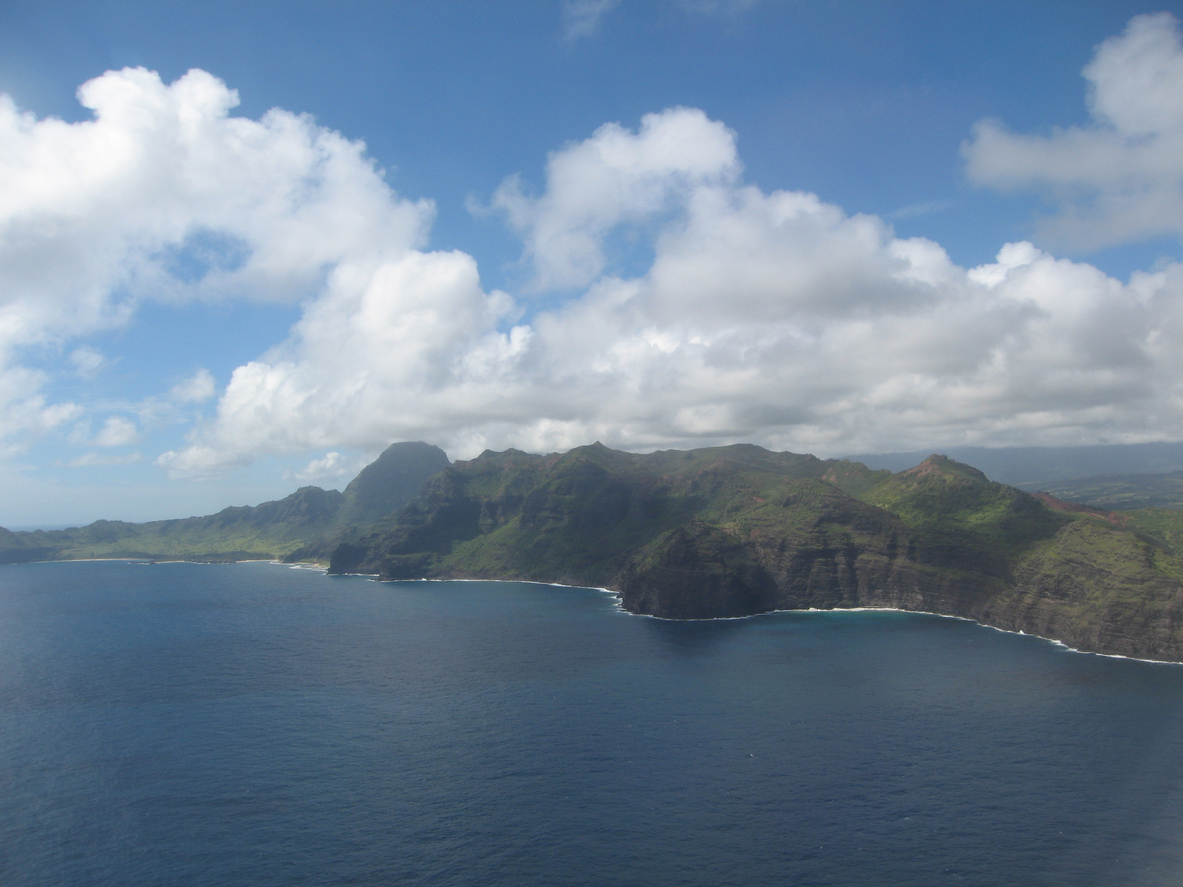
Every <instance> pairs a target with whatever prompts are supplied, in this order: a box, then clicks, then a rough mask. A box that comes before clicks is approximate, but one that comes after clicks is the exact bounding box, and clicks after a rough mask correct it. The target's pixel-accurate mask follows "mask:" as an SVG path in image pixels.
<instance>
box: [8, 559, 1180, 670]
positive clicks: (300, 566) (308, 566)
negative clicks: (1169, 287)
mask: <svg viewBox="0 0 1183 887" xmlns="http://www.w3.org/2000/svg"><path fill="white" fill-rule="evenodd" d="M103 562H122V563H128V564H144V565H154V564H203V565H206V566H216V565H232V564H272V565H274V566H277V567H286V568H288V569H292V570H314V571H317V572H320V573H323V574H324V575H326V576H354V577H358V578H361V579H368V580H370V581H372V582H513V583H519V584H525V585H545V586H549V587H551V588H582V589H587V590H588V591H598V592H601V593H603V594H607V595H610V596H611V597H613V598H615V601H614V609H616V610H617V611H618V612H620V613H624V614H626V615H628V616H637V617H641V618H645V619H658V620H661V621H662V622H730V621H734V620H738V619H756V618H759V617H761V616H771V615H773V614H776V613H910V614H914V615H917V616H936V617H938V618H941V619H956V620H958V621H961V622H970V623H973V624H974V625H979V626H981V627H982V628H988V629H990V630H992V631H1000V632H1002V633H1003V634H1013V635H1021V636H1023V637H1029V638H1034V639H1036V640H1040V641H1044V642H1045V643H1048V644H1052V645H1054V646H1056V647H1059V648H1060V649H1062V650H1064V651H1065V652H1069V653H1077V654H1079V655H1082V656H1102V657H1104V658H1106V659H1124V660H1127V661H1129V662H1145V663H1150V664H1153V665H1183V661H1180V660H1175V659H1148V658H1146V657H1142V656H1126V655H1123V654H1121V653H1101V652H1098V651H1096V650H1081V649H1080V648H1078V647H1073V646H1070V645H1068V644H1066V643H1064V641H1062V640H1060V639H1059V638H1051V637H1044V636H1043V635H1039V634H1034V633H1031V632H1027V631H1023V630H1022V629H1018V630H1014V629H1009V628H999V627H998V626H997V625H990V624H989V623H988V622H979V621H978V620H977V619H971V618H970V617H968V616H953V615H950V614H948V613H936V612H933V611H931V610H905V609H902V608H900V607H829V608H823V607H807V608H803V609H798V608H786V609H778V610H765V611H763V612H760V613H748V614H746V615H744V616H707V617H703V618H701V619H672V618H670V617H668V616H656V615H654V614H652V613H634V612H632V611H631V610H627V609H625V607H624V605H623V603H622V599H621V593H620V592H619V591H616V590H614V589H611V588H607V587H604V586H600V585H576V584H572V583H567V582H544V581H542V580H539V579H482V578H476V577H471V576H468V577H463V578H455V579H442V578H429V577H427V576H422V577H419V578H418V579H383V578H382V577H381V576H380V575H379V574H377V573H330V572H329V567H328V565H326V564H321V563H317V562H313V561H306V562H297V563H285V562H284V561H279V560H275V559H274V558H247V559H244V560H237V561H195V560H186V559H184V558H173V559H168V560H157V559H153V558H134V557H87V558H82V557H79V558H61V559H58V560H50V561H29V562H28V563H38V564H66V563H103ZM5 566H8V565H5ZM12 566H16V565H15V564H13V565H12Z"/></svg>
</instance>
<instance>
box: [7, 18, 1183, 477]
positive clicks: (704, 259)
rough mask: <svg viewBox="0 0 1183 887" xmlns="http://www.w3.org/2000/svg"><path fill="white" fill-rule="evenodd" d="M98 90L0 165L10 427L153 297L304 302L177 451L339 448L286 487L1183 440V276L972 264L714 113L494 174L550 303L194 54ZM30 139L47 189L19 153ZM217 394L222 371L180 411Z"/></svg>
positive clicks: (191, 458)
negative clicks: (442, 472)
mask: <svg viewBox="0 0 1183 887" xmlns="http://www.w3.org/2000/svg"><path fill="white" fill-rule="evenodd" d="M1136 21H1137V20H1136ZM1147 21H1149V22H1150V25H1153V26H1154V27H1156V28H1160V29H1161V27H1162V23H1163V21H1164V20H1162V19H1160V18H1154V19H1149V20H1147ZM1140 27H1141V26H1140ZM1171 27H1173V25H1172V26H1171ZM1135 30H1136V29H1135V28H1134V24H1131V28H1130V30H1128V31H1127V32H1126V34H1125V35H1123V36H1122V37H1121V38H1118V40H1119V41H1121V40H1127V39H1128V38H1129V37H1130V35H1131V34H1133V33H1135ZM1108 45H1119V44H1108ZM1126 45H1127V44H1120V45H1119V48H1120V46H1126ZM1148 51H1149V50H1148ZM1097 58H1098V59H1103V58H1105V56H1104V54H1103V52H1102V51H1101V50H1098V56H1097ZM1098 70H1101V69H1100V68H1099V69H1098ZM1115 76H1117V75H1110V74H1103V73H1098V74H1096V77H1097V82H1098V83H1102V82H1111V81H1112V80H1113V77H1115ZM96 84H97V85H96ZM82 96H83V99H84V101H85V102H88V103H89V104H88V107H92V108H94V109H95V111H96V118H95V120H94V121H90V122H87V123H83V124H64V123H61V122H60V121H37V120H34V119H32V118H30V117H28V116H26V115H17V116H16V117H14V118H12V120H13V121H15V122H12V121H9V122H10V123H11V127H10V131H9V130H4V129H2V128H0V133H4V134H5V138H8V137H9V136H11V142H12V144H13V145H15V146H16V148H14V149H13V150H11V151H9V152H8V153H7V154H6V155H4V156H5V158H6V159H2V160H0V172H3V175H5V176H6V177H7V178H5V179H0V184H2V183H3V181H9V180H11V181H14V182H17V186H16V191H15V192H14V193H9V192H8V191H5V190H4V188H2V187H0V277H2V276H3V275H8V279H9V280H10V282H11V283H12V285H11V286H10V287H9V288H7V289H4V288H0V357H3V359H4V360H5V361H7V362H6V363H5V362H0V369H3V372H0V407H2V409H0V416H3V417H4V419H3V422H5V423H8V424H7V425H6V426H5V428H6V429H7V433H8V434H9V437H8V438H7V439H8V440H11V441H16V443H15V444H11V446H17V445H21V444H22V443H24V442H27V441H28V440H29V439H31V436H32V435H35V434H37V433H44V431H45V429H47V428H50V427H58V426H61V425H63V424H67V423H70V422H75V421H77V420H78V419H79V417H80V416H81V415H82V410H81V408H79V407H77V406H74V405H71V404H51V403H47V402H46V401H45V399H44V398H43V397H42V395H41V394H40V390H41V389H40V387H39V386H43V385H44V382H45V378H44V376H42V375H39V373H38V372H37V371H34V370H32V369H29V368H27V367H24V366H22V365H21V364H20V362H19V357H20V353H21V352H20V349H21V348H26V347H28V343H29V342H33V343H36V342H38V341H40V342H43V343H45V345H46V346H47V347H48V346H51V345H54V344H59V343H60V342H61V341H62V340H64V339H66V338H68V337H70V336H73V335H81V334H83V333H84V332H86V331H93V330H95V329H97V328H99V327H100V326H102V325H104V324H110V323H116V322H120V321H121V319H122V318H123V317H124V316H125V315H126V314H127V313H128V312H130V311H132V310H134V308H135V306H136V304H137V303H138V301H139V300H142V299H144V298H148V297H150V296H151V297H155V296H152V294H156V293H159V294H160V297H161V298H168V299H187V298H203V299H204V298H216V297H224V298H231V297H233V298H269V299H272V298H284V299H300V300H301V312H302V313H301V316H300V319H299V321H298V322H297V323H296V324H295V325H294V326H293V327H292V329H291V330H290V331H289V333H288V335H287V336H286V338H284V340H283V341H281V342H279V343H278V344H276V345H275V346H274V347H273V348H271V349H270V350H268V351H266V352H265V353H263V354H260V355H259V356H258V357H257V358H256V359H255V360H252V361H249V362H247V363H244V364H243V365H241V366H239V367H238V368H237V369H235V370H234V372H233V373H232V375H231V376H230V379H229V381H228V383H227V384H226V385H225V387H224V388H223V389H222V390H221V392H220V396H218V398H217V406H216V410H215V411H214V412H213V413H212V414H211V415H207V417H206V418H204V419H202V420H200V422H199V424H198V425H197V426H196V427H194V428H193V429H192V430H191V432H190V434H189V437H188V439H187V440H186V441H185V443H184V444H183V445H181V446H177V447H175V448H174V449H172V450H170V451H169V452H166V453H164V454H162V455H160V456H159V457H158V459H157V464H159V465H161V466H163V467H164V468H165V469H167V470H168V471H169V473H170V474H172V475H173V476H203V475H210V474H214V473H217V472H220V471H224V470H226V469H227V468H232V467H234V466H238V465H246V464H248V463H250V462H251V461H252V460H254V459H256V458H258V457H259V456H261V455H266V454H272V455H274V454H286V455H297V454H299V455H301V456H302V457H303V458H308V457H309V456H310V455H312V454H315V453H324V454H325V455H323V456H317V457H315V458H312V461H311V462H310V463H309V464H308V465H307V466H306V467H305V468H304V469H302V470H300V471H298V472H295V473H294V474H293V477H295V478H297V479H300V480H304V481H309V480H312V479H314V478H315V479H317V480H324V479H326V478H329V477H330V476H331V475H332V473H333V472H336V471H338V470H343V466H344V467H345V468H347V467H348V466H347V464H346V463H347V460H344V459H343V457H341V456H340V453H341V452H342V451H350V450H352V451H354V452H377V451H379V450H380V449H381V448H382V447H383V446H385V445H386V444H387V443H389V442H390V441H392V440H399V439H402V440H408V439H411V440H413V439H423V440H429V441H432V442H434V443H437V444H440V445H441V446H443V447H445V449H446V450H447V451H448V452H449V453H451V454H452V455H454V456H457V457H460V458H466V457H470V456H473V455H476V454H477V453H479V452H480V451H481V450H482V449H484V448H486V447H490V448H494V449H503V448H505V447H508V446H516V447H520V448H522V449H526V450H532V451H536V452H537V451H551V450H559V449H566V448H568V447H571V446H575V445H579V444H584V443H589V442H591V441H593V440H596V439H599V440H602V441H604V442H605V443H607V444H610V445H615V446H621V447H624V448H631V449H638V450H643V449H652V448H659V447H677V446H696V445H706V444H716V443H726V442H732V441H740V440H749V441H754V442H757V443H762V444H764V445H767V446H771V447H774V448H779V449H792V450H797V451H814V452H819V453H822V454H833V453H840V452H843V451H846V452H849V451H867V450H883V449H913V448H921V447H941V446H948V445H953V444H958V443H960V444H967V443H991V444H1006V443H1009V444H1035V443H1057V444H1060V443H1085V442H1134V441H1140V440H1162V439H1178V438H1179V437H1180V435H1181V434H1183V382H1181V381H1180V380H1183V372H1181V370H1183V366H1181V365H1180V363H1181V362H1183V356H1181V355H1180V354H1179V353H1178V349H1177V348H1176V347H1173V346H1174V344H1175V343H1177V342H1179V341H1180V340H1181V336H1183V265H1179V264H1169V265H1166V266H1164V267H1161V268H1159V269H1158V270H1157V271H1155V272H1154V273H1141V274H1135V275H1133V276H1132V277H1131V278H1130V280H1129V281H1126V282H1122V281H1118V280H1115V279H1113V278H1110V277H1108V276H1107V275H1105V274H1103V273H1102V272H1101V271H1099V270H1098V269H1096V268H1094V267H1092V266H1090V265H1087V264H1083V263H1079V262H1071V261H1066V260H1063V259H1058V258H1056V257H1055V256H1053V255H1051V254H1049V253H1047V252H1045V251H1042V250H1040V249H1037V248H1036V247H1035V246H1033V245H1032V244H1030V243H1016V244H1007V245H1004V246H1003V247H1002V248H1001V250H1000V252H999V253H998V256H997V259H996V261H994V262H992V263H989V264H987V265H983V266H981V267H978V268H969V269H967V268H962V267H959V266H957V265H956V264H954V263H953V262H952V261H951V260H950V258H949V256H948V255H947V254H946V253H945V251H944V250H943V249H942V248H941V247H940V246H939V245H938V244H936V243H934V242H932V241H928V240H924V239H921V238H912V239H902V238H898V237H896V236H895V234H894V232H893V230H892V228H891V226H890V225H889V224H888V223H887V222H885V221H884V220H883V219H880V218H877V217H875V216H869V215H861V214H851V213H848V212H845V211H844V210H843V209H841V208H840V207H837V206H834V205H832V204H828V203H826V202H825V201H824V200H822V199H821V198H819V197H818V196H817V195H814V194H809V193H803V192H797V191H787V190H773V191H768V190H764V189H762V188H759V187H757V186H756V185H754V184H751V183H748V182H746V181H744V179H743V175H742V165H741V163H740V160H739V154H738V150H737V145H736V136H735V134H734V133H732V132H731V131H730V130H728V129H727V128H726V126H724V125H723V124H722V123H721V122H719V121H715V120H711V119H709V118H708V117H707V116H706V115H705V114H704V113H703V112H701V111H698V110H695V109H690V108H672V109H669V110H666V111H663V112H660V113H655V114H650V115H646V116H645V117H644V118H643V119H642V120H641V121H640V125H639V126H638V127H637V128H636V129H629V128H627V127H625V126H622V125H620V124H608V125H605V126H603V127H601V128H600V129H598V130H596V131H595V132H594V133H592V134H591V135H590V136H589V137H588V138H587V139H585V140H583V141H580V142H577V143H573V144H569V145H567V146H565V147H562V148H560V149H559V150H556V151H555V152H553V153H552V154H551V155H550V157H549V158H548V162H547V167H546V179H545V184H544V186H543V187H542V189H541V191H540V193H537V194H532V193H529V192H528V189H527V188H526V187H525V186H524V185H523V184H522V183H521V181H520V180H518V179H516V178H511V179H509V180H507V181H506V182H505V183H504V184H503V185H502V186H501V187H500V188H499V189H498V191H497V193H496V194H495V195H494V197H493V199H492V203H491V206H492V207H494V208H495V209H497V210H498V211H500V212H502V213H504V215H505V217H506V219H507V221H508V222H509V224H510V225H511V226H512V227H513V228H515V229H516V230H517V231H518V232H520V234H521V237H522V240H523V243H524V252H523V257H522V258H523V266H524V267H525V268H526V269H527V270H528V271H529V272H530V274H531V277H532V288H533V290H535V291H536V292H535V293H532V294H531V295H536V294H537V292H540V291H541V292H545V293H546V294H547V298H546V299H545V300H533V299H527V298H521V297H518V296H515V295H511V294H509V293H505V292H500V291H497V290H489V289H486V287H485V286H484V285H483V284H482V282H481V279H480V274H479V270H478V268H477V265H476V262H475V261H474V260H473V258H472V257H471V256H469V255H467V254H465V253H463V252H459V251H430V250H428V249H427V247H426V233H427V225H428V223H429V221H430V215H431V207H430V205H427V204H411V203H408V202H406V201H403V200H401V199H400V198H398V197H397V196H396V195H394V194H393V193H392V192H391V191H390V189H389V187H388V186H387V185H386V183H385V182H384V181H383V179H382V177H381V175H380V174H379V173H378V172H377V171H376V170H375V169H374V166H373V164H372V162H371V161H370V160H369V159H368V158H367V157H366V156H365V152H364V147H363V146H361V145H360V144H359V143H355V142H349V141H348V140H346V139H344V138H343V137H341V136H340V135H338V134H336V133H331V132H328V131H326V130H324V129H322V128H319V127H317V126H316V125H315V124H314V123H313V122H312V121H311V120H309V119H308V118H305V117H299V116H296V115H293V114H288V113H287V112H283V111H272V112H269V113H268V114H267V115H265V116H264V117H263V118H262V119H261V120H259V121H252V120H243V119H241V118H234V117H231V116H229V113H228V109H229V108H231V107H232V106H233V103H234V101H235V100H236V97H235V96H234V94H233V93H232V91H230V90H228V89H227V88H226V87H225V85H223V84H221V82H220V81H217V80H216V79H215V78H212V77H210V76H209V75H206V74H202V73H200V72H191V73H190V74H189V75H187V76H186V77H185V78H182V79H181V80H179V81H177V82H176V83H174V84H172V85H171V86H166V85H164V84H162V83H161V82H160V81H159V79H158V78H156V77H155V75H152V74H150V73H149V72H145V71H124V72H118V73H115V74H108V75H104V77H103V78H100V79H99V80H98V81H92V82H91V84H88V85H87V86H86V87H84V88H83V90H82ZM1107 101H1109V100H1108V99H1095V102H1098V103H1099V104H1097V107H1098V108H1100V107H1109V105H1107V104H1106V102H1107ZM1105 113H1106V114H1109V115H1110V116H1109V117H1106V118H1105V120H1106V121H1110V120H1111V118H1112V121H1111V122H1105V123H1103V124H1100V123H1099V124H1098V127H1100V126H1107V127H1111V128H1114V127H1117V126H1118V125H1120V126H1124V127H1126V128H1127V130H1128V132H1130V133H1132V132H1134V130H1135V129H1136V128H1137V127H1138V126H1139V125H1141V126H1143V127H1145V126H1150V125H1151V123H1150V122H1148V121H1152V119H1153V115H1143V116H1141V117H1139V116H1138V115H1137V114H1135V113H1134V112H1133V111H1132V110H1131V111H1130V115H1131V116H1130V118H1129V120H1127V121H1126V122H1120V121H1118V118H1117V117H1113V114H1112V113H1110V112H1105ZM1114 113H1116V112H1114ZM0 116H2V115H0ZM1098 119H1100V118H1098ZM1136 120H1143V121H1144V122H1143V123H1142V124H1138V123H1137V122H1136ZM1131 121H1135V122H1131ZM3 125H8V124H5V123H3V121H2V120H0V126H3ZM1155 125H1156V126H1157V125H1158V124H1155ZM12 127H15V128H12ZM1114 131H1116V129H1115V130H1114ZM1163 132H1165V130H1162V129H1160V130H1155V131H1154V132H1152V133H1149V134H1144V135H1143V136H1141V137H1139V138H1142V139H1143V140H1144V142H1145V143H1147V144H1149V143H1150V142H1152V141H1154V140H1155V139H1158V138H1159V137H1160V135H1161V134H1162V133H1163ZM12 133H16V134H15V135H12ZM1090 137H1091V136H1090ZM1015 138H1017V137H1015ZM1123 138H1126V137H1125V136H1123ZM38 139H40V140H43V141H37V140H38ZM22 140H24V141H22ZM29 140H32V141H29ZM1127 141H1129V144H1127V145H1126V147H1127V148H1131V149H1132V148H1133V147H1136V145H1135V144H1134V142H1135V141H1136V139H1133V137H1132V136H1130V138H1129V139H1127ZM26 142H28V144H26ZM75 142H78V144H75ZM975 144H978V143H975ZM1139 144H1141V143H1139ZM84 148H85V150H86V151H90V152H91V153H93V155H94V157H96V158H97V160H96V162H95V163H94V164H93V168H91V165H88V164H87V163H81V162H78V161H77V158H78V157H82V156H89V155H86V154H85V152H84V150H83V149H84ZM973 150H976V149H973ZM22 151H23V152H24V154H22V153H21V152H22ZM971 153H972V150H971ZM13 157H16V158H18V159H20V157H24V158H25V159H24V160H23V161H22V162H23V163H24V165H25V167H27V169H26V170H25V171H26V172H28V173H29V177H28V179H27V180H26V179H25V177H24V176H23V174H22V175H17V174H16V173H10V172H7V171H10V170H11V169H15V168H17V167H18V166H20V164H19V163H16V162H15V161H13V160H12V158H13ZM62 158H65V159H62ZM71 158H73V160H71ZM3 164H8V166H4V165H3ZM74 167H78V169H75V168H74ZM46 171H48V172H46ZM33 173H37V175H34V174H33ZM42 173H44V174H42ZM38 175H40V176H41V178H40V179H39V178H38ZM59 175H60V176H66V177H70V176H73V177H74V179H72V180H71V181H72V184H71V188H70V189H65V190H63V189H59V188H58V182H57V179H55V176H59ZM256 179H259V180H261V181H256ZM39 182H40V183H39ZM22 189H23V190H22ZM22 201H23V202H22ZM14 207H15V208H14ZM5 213H7V215H5ZM14 220H15V221H14ZM22 244H23V245H24V246H27V247H28V253H27V254H26V253H25V252H22V249H23V247H22ZM5 250H7V252H6V253H5V252H4V251H5ZM59 253H60V255H61V256H62V257H63V259H62V261H61V262H52V261H50V262H42V261H35V257H36V256H38V255H43V256H54V255H57V254H59ZM638 255H642V256H644V257H645V259H644V261H638V259H637V257H638ZM5 256H9V257H15V258H17V259H19V260H20V261H18V262H16V264H14V265H11V266H9V265H6V264H5V263H4V261H3V259H4V257H5ZM622 256H623V257H627V260H625V259H622ZM22 263H23V264H22ZM42 266H45V267H42ZM22 269H23V270H22ZM55 275H56V276H55ZM5 336H7V337H8V338H5ZM6 342H7V343H9V344H8V345H7V346H6V345H5V343H6ZM17 343H20V345H19V347H18V345H17ZM5 347H7V348H8V350H7V351H5V350H4V349H5ZM96 353H97V352H96ZM84 358H85V352H83V357H80V358H79V361H81V363H77V362H76V364H75V365H76V366H81V365H83V364H85V363H86V360H85V359H84ZM6 386H7V387H6ZM215 394H218V390H217V386H216V384H215V382H214V379H213V377H212V375H211V374H209V373H208V372H207V371H205V370H199V371H197V372H195V373H194V375H193V376H191V377H190V378H189V379H187V380H185V381H184V382H182V383H180V384H179V385H177V386H175V387H174V388H173V389H172V391H171V392H170V393H169V397H168V404H167V405H168V406H169V408H170V409H173V410H175V409H176V404H179V403H200V402H202V401H203V400H205V399H207V398H210V397H212V396H214V395H215ZM162 403H163V401H162ZM6 405H7V406H6ZM12 405H17V407H20V408H19V409H17V408H15V407H13V406H12ZM21 409H23V410H24V412H21ZM163 409H164V407H163V406H162V407H161V410H163ZM124 412H127V410H124ZM14 417H15V418H14ZM140 419H141V423H142V425H143V427H153V426H152V425H151V422H149V421H148V419H145V418H144V416H143V415H141V417H140ZM14 423H15V424H14ZM22 423H23V424H22ZM14 428H23V429H26V430H25V431H24V432H21V434H17V433H15V432H14V431H13V430H12V429H14ZM80 428H82V431H80V435H81V437H80V438H79V440H80V442H85V443H87V444H88V445H94V446H98V445H100V443H105V444H107V445H110V446H121V445H127V444H130V443H132V442H133V441H134V440H135V439H136V436H137V435H138V433H139V431H138V428H137V426H136V424H135V423H133V422H131V421H130V420H128V419H126V418H123V417H120V416H112V417H110V418H108V419H107V421H106V423H105V424H104V425H103V427H102V428H101V429H100V431H99V433H98V434H97V435H95V437H94V438H93V440H92V439H91V438H90V428H89V426H80ZM22 435H23V436H22ZM82 458H87V457H82ZM96 458H97V457H96Z"/></svg>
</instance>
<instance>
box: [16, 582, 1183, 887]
mask: <svg viewBox="0 0 1183 887" xmlns="http://www.w3.org/2000/svg"><path fill="white" fill-rule="evenodd" d="M0 883H2V884H4V885H7V887H26V885H39V887H41V885H58V884H60V885H92V884H93V885H108V884H109V885H120V887H136V885H168V884H177V885H216V887H221V885H302V884H308V885H330V884H331V885H337V884H342V885H344V884H348V885H390V884H423V885H507V887H508V885H515V887H522V885H548V887H550V885H555V887H563V885H597V887H602V885H617V884H620V885H626V884H627V885H631V884H637V885H642V884H643V885H712V887H713V885H745V887H758V885H793V887H805V885H863V887H866V885H892V887H899V885H908V887H923V885H969V884H972V885H1009V887H1021V885H1072V887H1082V885H1098V887H1102V885H1103V887H1120V885H1177V884H1179V883H1183V666H1177V665H1169V664H1156V663H1146V662H1138V661H1132V660H1123V659H1115V658H1106V657H1101V656H1094V655H1086V654H1081V653H1075V652H1071V651H1068V650H1066V649H1064V648H1062V647H1058V646H1056V645H1054V644H1052V643H1049V642H1047V641H1043V640H1040V639H1038V638H1033V637H1024V636H1019V635H1012V634H1006V633H1003V632H999V631H994V630H991V629H988V628H984V627H981V626H978V625H975V624H973V623H969V622H965V621H960V620H953V619H943V618H940V617H935V616H926V615H918V614H905V613H898V612H853V613H815V612H804V613H803V612H791V613H776V614H770V615H766V616H760V617H754V618H750V619H737V620H718V621H703V622H681V623H679V622H668V621H662V620H657V619H651V618H643V617H636V616H630V615H628V614H626V613H623V612H621V611H620V610H619V609H618V608H617V606H616V603H615V599H614V598H613V597H612V596H610V595H608V594H606V593H604V592H602V591H597V590H594V589H578V588H565V587H553V586H544V585H534V584H527V583H497V582H393V583H378V582H373V581H370V580H367V579H365V578H361V577H331V576H326V575H324V574H323V573H321V572H319V571H315V570H310V569H294V568H290V567H284V566H280V565H276V564H265V563H247V564H229V565H202V564H186V563H169V564H143V563H124V562H75V563H55V564H29V565H16V566H5V567H3V568H0Z"/></svg>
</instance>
